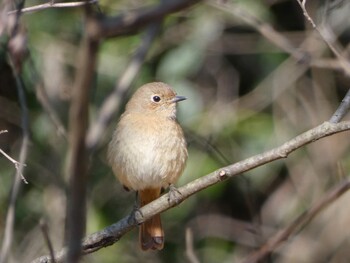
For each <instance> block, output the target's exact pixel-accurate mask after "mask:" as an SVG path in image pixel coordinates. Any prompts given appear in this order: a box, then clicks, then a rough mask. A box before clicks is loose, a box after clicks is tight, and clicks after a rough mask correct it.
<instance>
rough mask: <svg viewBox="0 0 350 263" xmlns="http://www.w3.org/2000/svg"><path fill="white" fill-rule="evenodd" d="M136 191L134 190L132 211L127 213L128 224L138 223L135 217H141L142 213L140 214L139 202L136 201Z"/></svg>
mask: <svg viewBox="0 0 350 263" xmlns="http://www.w3.org/2000/svg"><path fill="white" fill-rule="evenodd" d="M138 193H139V192H138V191H136V199H135V202H134V205H133V208H132V211H131V213H130V215H129V218H128V223H129V224H130V225H133V224H138V221H137V219H138V218H142V217H143V214H142V212H141V210H140V205H139V202H138Z"/></svg>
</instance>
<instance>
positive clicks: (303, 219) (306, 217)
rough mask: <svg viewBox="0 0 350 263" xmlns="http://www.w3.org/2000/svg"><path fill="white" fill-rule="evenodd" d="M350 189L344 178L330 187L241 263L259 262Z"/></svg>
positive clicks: (347, 181) (349, 184)
mask: <svg viewBox="0 0 350 263" xmlns="http://www.w3.org/2000/svg"><path fill="white" fill-rule="evenodd" d="M349 189H350V180H345V181H343V182H341V183H340V184H338V185H337V186H335V187H334V188H332V189H331V190H330V191H329V192H328V193H326V194H325V195H324V196H323V197H322V198H321V199H320V200H318V202H316V204H314V205H313V206H311V208H310V209H308V210H307V211H305V212H304V213H302V214H301V215H300V216H298V217H297V218H296V219H295V220H293V222H292V223H290V224H289V225H288V226H287V227H286V228H284V229H282V230H280V231H278V232H277V233H276V234H275V235H274V236H272V237H271V238H270V239H269V240H268V241H267V242H266V243H265V244H264V245H263V246H262V247H261V248H260V249H259V250H258V251H256V252H254V253H252V254H251V255H249V256H248V257H247V258H246V259H244V260H243V261H242V262H241V263H256V262H260V260H262V259H263V258H264V257H266V256H267V255H268V254H269V253H271V252H272V251H274V250H275V249H276V248H277V247H278V246H280V245H281V244H282V243H283V242H284V241H286V240H287V239H288V238H289V237H290V236H292V235H293V234H295V233H297V232H298V231H299V230H300V229H301V228H303V227H304V226H305V225H307V224H308V223H309V222H310V221H311V220H312V219H313V218H315V216H316V215H318V214H319V213H320V212H322V211H323V210H324V209H325V208H327V207H328V206H329V205H330V204H332V203H333V202H334V201H335V200H337V199H338V198H339V197H340V196H342V195H343V194H344V193H346V192H347V191H348V190H349Z"/></svg>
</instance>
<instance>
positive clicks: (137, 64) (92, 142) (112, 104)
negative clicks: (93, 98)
mask: <svg viewBox="0 0 350 263" xmlns="http://www.w3.org/2000/svg"><path fill="white" fill-rule="evenodd" d="M159 29H160V24H152V25H150V26H149V28H148V30H146V32H145V35H144V37H143V39H142V42H141V45H140V46H139V48H138V49H137V50H136V52H135V54H134V57H133V58H132V59H131V61H130V63H129V65H128V66H127V67H126V69H125V71H124V73H123V74H122V75H121V77H120V78H119V81H118V83H117V84H116V85H115V87H114V90H113V92H112V93H111V94H110V95H109V96H108V97H107V98H106V99H105V101H104V102H103V105H102V106H101V109H100V111H99V114H98V117H97V119H96V120H95V121H94V123H93V124H92V126H91V127H90V129H89V132H88V135H87V147H88V149H90V150H91V149H93V148H95V147H96V146H97V144H98V143H99V142H100V140H101V138H103V133H104V132H105V130H106V127H107V126H108V124H109V123H110V121H111V119H112V116H113V115H114V114H115V113H116V111H117V109H118V108H119V106H120V103H121V101H122V99H123V98H124V97H125V94H126V92H127V90H128V89H129V88H130V85H131V83H132V81H133V80H134V79H135V77H136V76H137V74H138V73H139V71H140V69H141V67H142V65H143V62H144V60H145V58H146V55H147V52H148V50H149V48H150V46H151V44H152V43H153V40H154V38H155V37H156V36H157V34H158V32H159Z"/></svg>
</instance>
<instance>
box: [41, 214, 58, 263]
mask: <svg viewBox="0 0 350 263" xmlns="http://www.w3.org/2000/svg"><path fill="white" fill-rule="evenodd" d="M40 229H41V232H43V236H44V239H45V242H46V244H47V247H48V248H49V252H50V257H51V259H52V263H56V260H55V255H54V251H53V247H52V242H51V240H50V237H49V230H48V226H47V224H46V222H45V220H44V219H41V220H40Z"/></svg>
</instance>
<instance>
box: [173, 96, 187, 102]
mask: <svg viewBox="0 0 350 263" xmlns="http://www.w3.org/2000/svg"><path fill="white" fill-rule="evenodd" d="M186 99H187V98H186V97H185V96H178V95H176V96H175V98H173V102H179V101H182V100H186Z"/></svg>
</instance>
